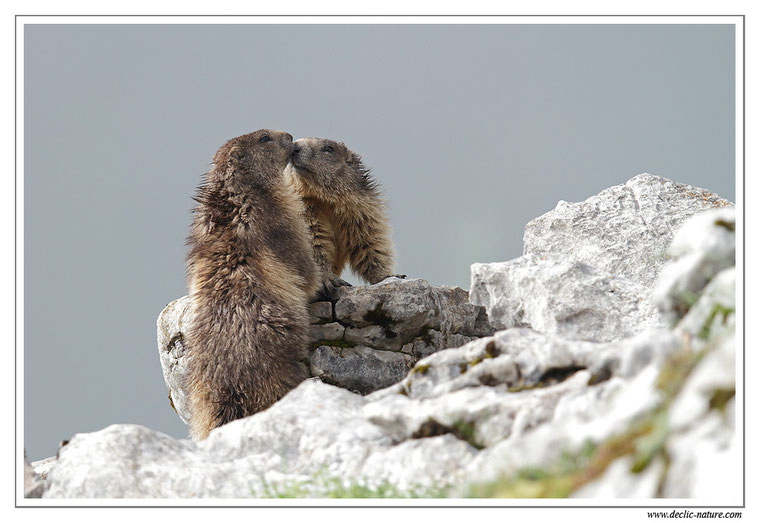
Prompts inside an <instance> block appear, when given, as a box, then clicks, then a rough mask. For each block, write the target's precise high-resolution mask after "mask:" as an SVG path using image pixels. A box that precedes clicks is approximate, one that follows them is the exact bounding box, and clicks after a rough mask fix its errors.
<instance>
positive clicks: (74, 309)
mask: <svg viewBox="0 0 760 523" xmlns="http://www.w3.org/2000/svg"><path fill="white" fill-rule="evenodd" d="M24 46H25V56H24V67H25V69H24V72H25V77H24V82H25V84H24V96H25V105H24V124H25V135H24V142H25V151H24V161H25V172H24V185H25V202H24V204H25V215H24V219H25V230H24V238H25V252H24V255H25V275H26V277H25V281H24V295H25V311H24V312H25V319H26V321H25V326H24V329H25V347H24V362H25V390H24V397H25V405H24V415H25V426H24V429H25V440H24V445H25V447H26V449H27V451H28V453H29V457H30V458H31V459H32V460H37V459H41V458H44V457H47V456H49V455H52V454H54V453H55V451H56V448H57V444H58V442H59V441H60V440H63V439H69V438H70V437H71V436H72V435H73V434H75V433H77V432H90V431H94V430H99V429H101V428H104V427H105V426H107V425H109V424H112V423H138V424H142V425H146V426H148V427H151V428H153V429H157V430H160V431H163V432H166V433H168V434H171V435H173V436H177V437H186V434H187V431H186V428H185V426H184V424H182V422H181V421H180V420H179V418H178V417H177V416H176V415H175V414H174V412H173V411H172V410H171V408H170V407H169V405H168V401H167V391H166V387H165V385H164V382H163V379H162V377H161V367H160V364H159V360H158V354H157V349H156V327H155V322H156V317H157V315H158V313H159V312H160V311H161V309H163V307H164V306H165V305H166V304H167V303H168V302H169V301H171V300H173V299H175V298H178V297H180V296H182V295H184V294H185V292H186V289H185V280H184V275H185V261H184V256H185V246H184V242H185V237H186V235H187V231H188V226H189V224H190V209H191V208H192V203H193V202H192V200H191V198H190V197H191V195H192V194H193V193H194V190H195V187H196V186H197V185H198V183H199V182H200V178H201V174H202V173H203V172H205V171H206V170H207V169H208V167H209V165H210V161H211V158H212V156H213V154H214V152H215V151H216V149H217V148H218V147H219V146H220V145H221V144H222V143H224V142H225V141H226V140H228V139H229V138H232V137H235V136H238V135H240V134H244V133H247V132H250V131H254V130H256V129H259V128H274V129H281V130H285V131H288V132H290V133H291V134H292V135H293V136H294V137H296V138H298V137H306V136H319V137H326V138H333V139H338V140H343V141H344V142H345V143H346V144H347V145H348V146H349V147H350V148H352V149H353V150H354V151H356V152H358V153H360V154H362V155H363V157H364V160H365V163H366V164H367V165H368V166H370V167H371V168H372V169H373V172H374V175H375V176H376V178H377V179H378V180H379V181H380V182H381V184H382V186H383V187H384V191H385V195H386V197H387V199H388V201H389V204H390V216H391V221H392V223H393V227H394V241H395V243H396V247H397V251H398V259H397V266H396V269H397V271H398V272H402V273H405V274H407V275H408V276H409V277H421V278H425V279H427V280H428V281H430V282H431V283H434V284H445V285H459V286H461V287H464V288H468V287H469V266H470V264H471V263H473V262H488V261H503V260H508V259H511V258H515V257H517V256H519V255H520V254H521V253H522V231H523V227H524V225H525V224H526V223H527V222H528V221H530V220H531V219H532V218H535V217H537V216H539V215H541V214H543V213H545V212H547V211H549V210H551V209H552V208H554V206H555V205H556V203H557V201H558V200H560V199H562V200H566V201H579V200H583V199H585V198H587V197H589V196H591V195H593V194H596V193H597V192H599V191H600V190H602V189H604V188H606V187H609V186H611V185H615V184H619V183H622V182H624V181H625V180H627V179H628V178H630V177H632V176H634V175H636V174H639V173H642V172H650V173H652V174H657V175H660V176H665V177H668V178H671V179H674V180H676V181H679V182H684V183H690V184H692V185H696V186H700V187H705V188H708V189H711V190H713V191H715V192H717V193H719V194H720V195H721V196H723V197H725V198H728V199H730V200H732V201H733V200H734V199H735V187H734V185H735V184H734V168H735V162H734V155H735V136H734V110H735V108H734V102H735V100H734V89H735V83H734V73H735V71H734V30H733V26H730V25H711V26H708V25H678V26H675V25H606V26H604V25H592V26H589V25H472V26H456V25H424V26H421V25H341V26H336V25H265V26H262V25H218V26H202V25H173V26H172V25H103V26H97V25H59V26H56V25H27V26H26V29H25V40H24ZM352 281H356V280H352Z"/></svg>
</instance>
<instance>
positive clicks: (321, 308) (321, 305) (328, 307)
mask: <svg viewBox="0 0 760 523" xmlns="http://www.w3.org/2000/svg"><path fill="white" fill-rule="evenodd" d="M309 317H310V318H311V322H312V323H330V322H332V321H333V306H332V303H330V302H329V301H318V302H315V303H310V304H309Z"/></svg>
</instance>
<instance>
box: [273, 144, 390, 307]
mask: <svg viewBox="0 0 760 523" xmlns="http://www.w3.org/2000/svg"><path fill="white" fill-rule="evenodd" d="M286 173H287V175H288V178H289V179H290V181H291V183H292V184H293V186H294V187H295V189H296V191H297V192H298V193H299V194H300V195H301V198H302V199H303V202H304V205H305V207H306V214H305V217H306V221H307V223H308V225H309V228H310V229H311V232H312V238H313V243H312V245H313V248H314V257H315V260H316V262H317V266H318V268H319V271H320V274H321V283H322V287H321V289H320V293H321V294H322V297H330V296H331V295H332V294H333V292H334V290H335V288H336V287H339V286H341V285H348V284H347V283H346V282H344V281H343V280H341V279H340V277H339V276H340V273H341V272H342V271H343V268H344V267H345V265H346V263H349V264H350V266H351V269H352V270H353V271H354V273H356V274H357V275H358V276H360V277H361V278H362V279H363V280H365V281H367V282H369V283H377V282H379V281H381V280H383V279H385V278H387V277H388V276H391V275H392V274H391V273H392V271H393V242H392V241H391V228H390V221H389V220H388V217H387V215H386V208H385V204H384V202H383V200H382V198H381V196H380V191H379V190H378V188H377V183H376V182H375V180H373V179H372V177H371V176H370V174H369V169H367V168H366V167H365V166H364V164H363V163H362V160H361V157H360V156H359V155H358V154H356V153H353V152H351V150H349V149H348V147H346V146H345V145H344V144H343V143H341V142H336V141H333V140H327V139H324V138H301V139H300V140H296V142H295V146H294V148H293V155H292V158H291V160H290V165H289V166H288V168H287V169H286Z"/></svg>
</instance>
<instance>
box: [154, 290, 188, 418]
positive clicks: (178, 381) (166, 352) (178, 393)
mask: <svg viewBox="0 0 760 523" xmlns="http://www.w3.org/2000/svg"><path fill="white" fill-rule="evenodd" d="M192 318H193V315H192V311H191V306H190V297H189V296H183V297H182V298H180V299H178V300H174V301H173V302H171V303H169V305H167V306H166V308H164V310H163V311H162V312H161V314H160V315H159V316H158V320H157V322H156V325H157V330H158V336H157V337H158V355H159V357H160V359H161V369H162V371H163V374H164V382H165V383H166V386H167V388H168V389H169V405H170V406H171V408H173V409H174V411H175V412H176V413H177V415H178V416H179V417H180V418H181V419H182V421H184V422H185V423H188V421H189V419H190V412H189V405H188V398H187V392H186V388H185V377H186V376H187V364H188V355H187V350H186V347H185V346H184V345H183V343H182V342H183V339H184V336H183V329H184V327H185V326H186V325H189V324H190V322H191V321H192Z"/></svg>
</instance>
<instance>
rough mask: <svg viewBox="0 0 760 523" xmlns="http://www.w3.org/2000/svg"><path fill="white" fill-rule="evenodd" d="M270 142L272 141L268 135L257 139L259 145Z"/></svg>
mask: <svg viewBox="0 0 760 523" xmlns="http://www.w3.org/2000/svg"><path fill="white" fill-rule="evenodd" d="M271 141H272V139H271V138H270V137H269V135H268V134H265V135H264V136H262V137H261V138H259V143H267V142H271Z"/></svg>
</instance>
